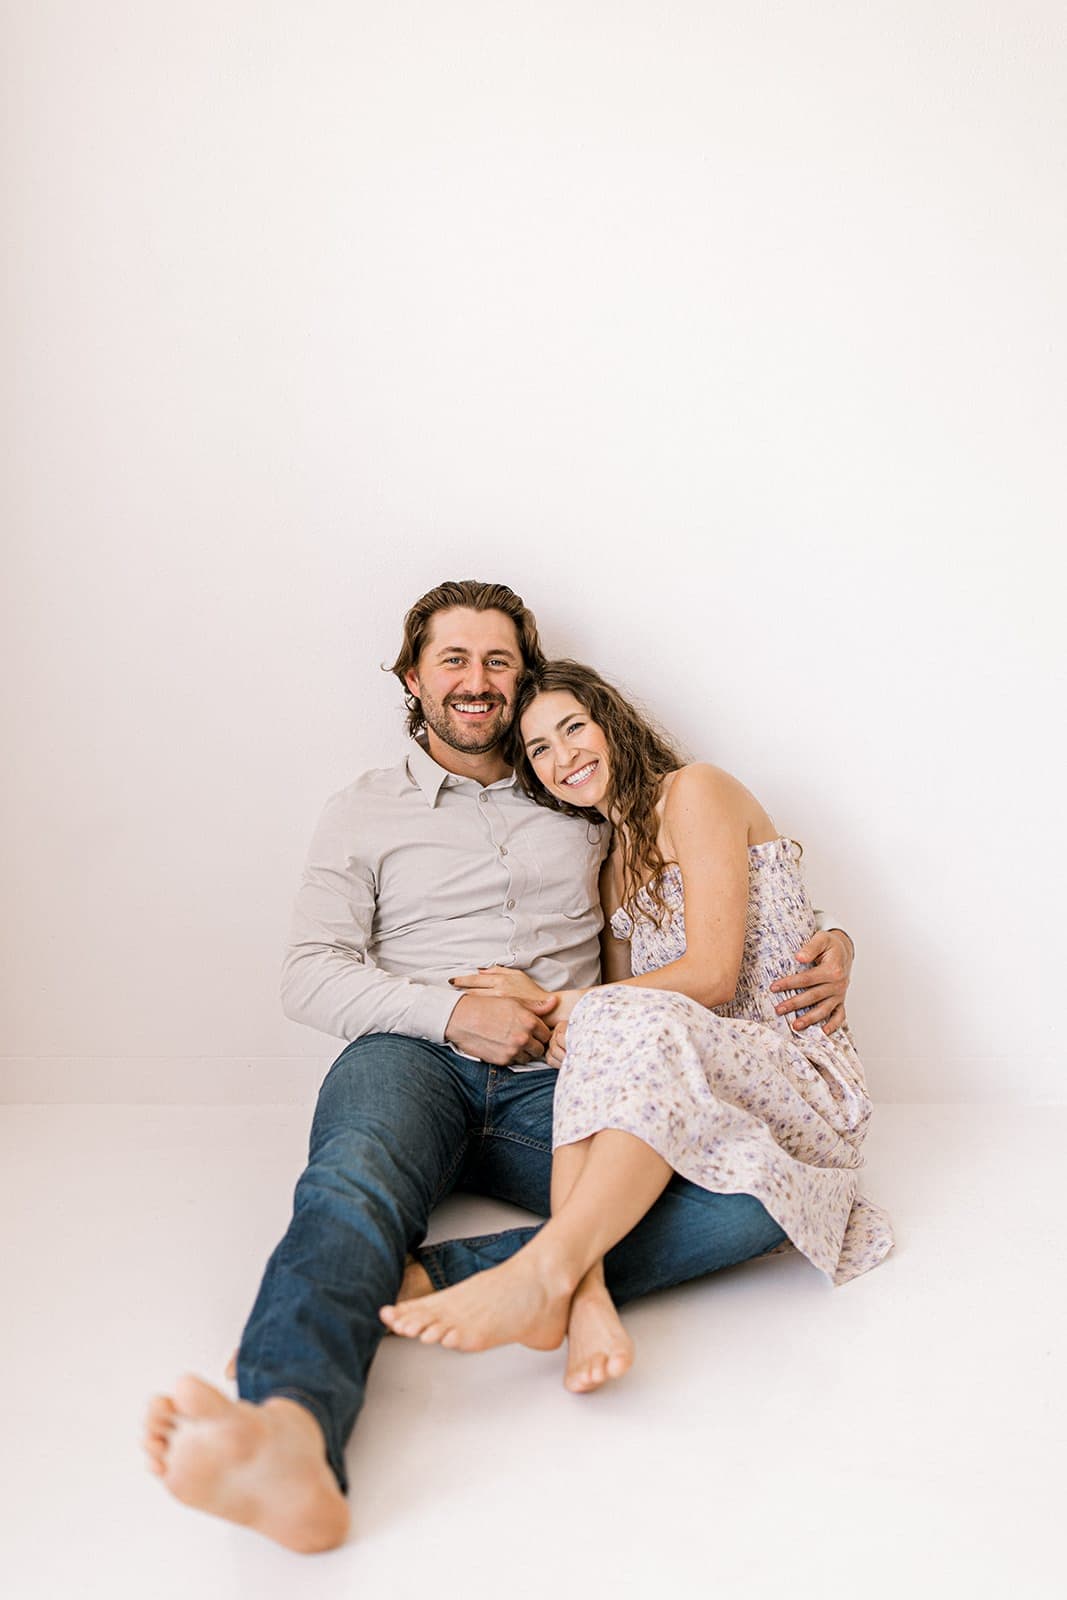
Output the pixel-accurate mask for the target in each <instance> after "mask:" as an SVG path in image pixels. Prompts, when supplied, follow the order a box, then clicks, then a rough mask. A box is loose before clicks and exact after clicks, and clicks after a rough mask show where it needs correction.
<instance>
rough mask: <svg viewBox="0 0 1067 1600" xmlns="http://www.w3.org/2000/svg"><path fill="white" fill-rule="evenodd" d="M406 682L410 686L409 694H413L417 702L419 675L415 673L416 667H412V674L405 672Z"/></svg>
mask: <svg viewBox="0 0 1067 1600" xmlns="http://www.w3.org/2000/svg"><path fill="white" fill-rule="evenodd" d="M404 682H405V683H406V684H407V686H408V694H413V695H414V696H415V699H416V700H417V699H418V698H419V675H418V673H417V672H416V671H415V669H414V667H412V669H411V671H410V672H405V674H404Z"/></svg>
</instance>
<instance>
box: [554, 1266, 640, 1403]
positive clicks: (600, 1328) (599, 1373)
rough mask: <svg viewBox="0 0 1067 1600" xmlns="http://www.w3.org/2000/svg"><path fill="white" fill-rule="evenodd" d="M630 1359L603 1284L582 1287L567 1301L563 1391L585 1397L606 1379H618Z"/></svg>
mask: <svg viewBox="0 0 1067 1600" xmlns="http://www.w3.org/2000/svg"><path fill="white" fill-rule="evenodd" d="M633 1359H634V1342H633V1340H632V1339H631V1338H630V1335H629V1334H628V1333H627V1332H626V1329H625V1328H624V1327H623V1325H622V1323H621V1322H620V1321H619V1313H618V1312H617V1311H616V1309H615V1302H614V1301H613V1300H612V1298H611V1296H610V1294H609V1293H608V1291H607V1289H606V1287H605V1285H604V1280H603V1279H602V1278H601V1279H600V1280H599V1281H598V1282H595V1283H593V1284H592V1285H590V1286H588V1287H587V1285H586V1283H582V1284H580V1285H579V1287H578V1291H577V1293H576V1294H575V1296H574V1299H573V1300H572V1301H571V1314H570V1321H569V1322H568V1324H567V1371H566V1374H565V1376H564V1379H563V1387H564V1388H565V1389H569V1390H570V1392H571V1394H589V1393H591V1392H592V1390H594V1389H599V1388H600V1386H601V1385H602V1384H604V1383H606V1382H607V1380H608V1379H609V1378H621V1377H622V1375H623V1373H624V1372H628V1371H629V1370H630V1367H631V1365H632V1364H633Z"/></svg>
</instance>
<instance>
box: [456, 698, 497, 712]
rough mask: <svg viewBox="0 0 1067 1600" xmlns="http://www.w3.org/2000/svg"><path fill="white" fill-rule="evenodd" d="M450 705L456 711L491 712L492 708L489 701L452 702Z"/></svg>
mask: <svg viewBox="0 0 1067 1600" xmlns="http://www.w3.org/2000/svg"><path fill="white" fill-rule="evenodd" d="M452 704H453V706H454V707H455V709H456V710H457V711H491V710H492V708H493V705H492V701H491V700H453V702H452Z"/></svg>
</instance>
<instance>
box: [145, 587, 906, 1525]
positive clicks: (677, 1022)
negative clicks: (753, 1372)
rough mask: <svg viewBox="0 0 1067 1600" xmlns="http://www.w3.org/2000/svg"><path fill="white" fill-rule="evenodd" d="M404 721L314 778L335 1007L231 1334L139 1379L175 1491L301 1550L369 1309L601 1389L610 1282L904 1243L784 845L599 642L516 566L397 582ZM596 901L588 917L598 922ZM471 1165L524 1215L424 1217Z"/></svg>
mask: <svg viewBox="0 0 1067 1600" xmlns="http://www.w3.org/2000/svg"><path fill="white" fill-rule="evenodd" d="M393 670H394V672H395V673H396V674H397V676H398V677H399V678H400V679H401V681H402V682H403V684H404V686H405V688H406V690H407V693H408V706H409V714H408V720H409V731H410V732H411V734H412V735H413V743H412V745H411V748H410V750H409V752H408V754H407V756H406V757H405V759H404V760H403V761H402V762H401V763H400V765H399V766H397V767H393V768H387V769H381V770H377V771H372V772H370V773H367V774H365V775H364V776H363V777H362V778H360V779H358V780H357V781H356V783H354V784H353V785H351V787H350V788H348V789H346V790H343V791H342V792H341V793H340V794H338V795H336V796H334V798H333V799H332V800H331V801H330V802H329V803H328V805H327V807H326V809H325V812H324V814H323V816H322V819H321V821H320V823H319V827H318V829H317V831H316V834H315V837H314V840H313V842H312V845H311V850H310V853H309V857H308V863H307V867H306V871H305V876H304V882H303V885H302V887H301V890H300V894H299V896H298V899H297V905H296V912H295V917H294V929H293V938H292V942H291V946H290V949H289V952H288V955H287V957H286V963H285V972H284V979H283V995H284V1000H285V1006H286V1011H287V1013H288V1015H289V1016H291V1017H293V1018H295V1019H296V1020H298V1021H301V1022H306V1023H310V1024H311V1025H313V1026H315V1027H318V1028H321V1029H323V1030H324V1031H326V1032H328V1033H331V1034H334V1035H337V1036H340V1037H341V1038H343V1039H347V1040H351V1041H352V1042H351V1043H350V1044H349V1045H348V1047H347V1048H346V1049H345V1050H344V1051H343V1052H342V1054H341V1055H340V1057H339V1058H338V1060H337V1061H336V1062H335V1063H334V1066H333V1067H332V1069H331V1071H330V1073H329V1074H328V1076H327V1078H326V1080H325V1082H324V1083H323V1085H322V1089H321V1090H320V1093H319V1098H318V1104H317V1107H316V1111H315V1117H314V1121H313V1124H312V1131H311V1142H310V1152H309V1159H308V1165H307V1168H306V1170H305V1172H304V1174H303V1176H302V1177H301V1179H300V1182H299V1184H298V1185H297V1190H296V1196H295V1202H294V1212H293V1219H292V1222H291V1223H290V1226H289V1229H288V1231H287V1232H286V1235H285V1237H284V1238H283V1240H282V1241H281V1243H280V1244H279V1245H278V1247H277V1249H276V1250H275V1251H274V1254H273V1255H272V1256H271V1259H270V1261H269V1262H268V1265H267V1268H266V1271H265V1274H264V1277H263V1282H262V1285H261V1287H260V1291H259V1295H258V1297H257V1300H256V1303H255V1305H254V1307H253V1310H252V1314H251V1316H250V1318H249V1321H248V1324H247V1326H246V1328H245V1331H244V1334H243V1336H242V1340H241V1344H240V1349H239V1352H238V1356H237V1362H236V1374H237V1380H238V1389H239V1393H240V1395H241V1399H240V1400H239V1401H232V1400H229V1399H228V1398H226V1396H225V1395H223V1394H222V1393H221V1392H220V1391H218V1390H217V1389H214V1388H213V1387H212V1386H210V1385H208V1384H206V1383H204V1382H202V1381H201V1380H200V1379H197V1378H192V1377H186V1378H182V1379H180V1380H179V1381H178V1383H177V1385H176V1386H175V1391H174V1395H173V1397H171V1396H160V1397H158V1398H157V1399H155V1400H154V1401H153V1402H152V1403H151V1406H150V1409H149V1417H148V1422H147V1436H146V1449H147V1451H148V1456H149V1464H150V1466H151V1467H152V1468H153V1470H155V1471H157V1472H158V1473H159V1474H160V1475H161V1476H162V1477H163V1478H164V1480H165V1481H166V1483H167V1485H168V1487H169V1488H170V1489H171V1490H172V1491H173V1493H174V1494H175V1495H177V1497H178V1498H179V1499H181V1500H183V1501H185V1502H186V1503H188V1504H192V1505H195V1506H199V1507H200V1508H202V1509H204V1510H208V1511H211V1512H214V1513H215V1514H217V1515H219V1516H222V1517H226V1518H228V1519H230V1520H232V1521H235V1522H239V1523H242V1524H245V1525H247V1526H250V1527H253V1528H255V1529H257V1530H258V1531H260V1532H262V1533H264V1534H266V1535H268V1536H269V1537H271V1538H273V1539H276V1540H278V1541H279V1542H280V1543H282V1544H285V1545H287V1546H289V1547H290V1548H293V1549H298V1550H317V1549H326V1548H329V1547H331V1546H333V1545H335V1544H337V1543H339V1542H340V1541H341V1540H342V1539H343V1538H344V1536H345V1532H346V1530H347V1526H348V1513H347V1506H346V1503H345V1500H344V1491H345V1490H346V1488H347V1480H346V1476H345V1463H344V1449H345V1444H346V1441H347V1439H348V1436H349V1434H350V1433H351V1430H352V1427H353V1425H354V1422H355V1419H356V1415H357V1412H358V1410H359V1408H360V1405H361V1404H362V1400H363V1393H364V1385H365V1381H366V1375H367V1371H368V1368H369V1365H370V1362H371V1358H372V1356H373V1354H374V1351H375V1349H376V1348H377V1344H378V1341H379V1340H380V1338H381V1337H382V1335H383V1334H384V1332H385V1331H386V1328H388V1329H391V1330H392V1331H393V1332H394V1333H397V1334H401V1335H404V1336H406V1337H409V1338H415V1339H419V1340H421V1341H422V1342H423V1343H440V1344H442V1345H444V1346H447V1347H449V1348H453V1349H458V1350H485V1349H488V1348H490V1347H492V1346H494V1345H498V1344H501V1343H505V1342H509V1341H517V1342H520V1343H523V1344H527V1345H531V1346H533V1347H535V1348H537V1349H554V1348H556V1347H557V1346H558V1345H560V1344H561V1343H562V1342H563V1340H564V1338H566V1340H567V1345H568V1356H567V1367H566V1374H565V1382H566V1385H567V1387H568V1388H569V1389H571V1390H573V1391H574V1392H577V1393H584V1392H588V1391H590V1390H593V1389H596V1388H598V1387H599V1386H600V1385H602V1384H603V1383H605V1382H606V1381H608V1380H609V1379H617V1378H619V1377H621V1376H622V1375H623V1374H624V1373H625V1372H626V1370H627V1369H628V1367H629V1366H630V1363H631V1361H632V1359H633V1347H632V1344H631V1341H630V1339H629V1336H628V1335H627V1333H626V1331H625V1329H624V1327H623V1325H622V1322H621V1321H620V1319H619V1316H618V1313H617V1310H616V1306H617V1305H618V1304H620V1303H622V1302H624V1301H625V1300H627V1299H631V1298H633V1297H635V1296H637V1295H641V1294H646V1293H648V1292H650V1291H652V1290H655V1289H658V1288H664V1287H667V1286H669V1285H671V1284H676V1283H680V1282H682V1281H684V1280H686V1279H688V1278H692V1277H696V1276H699V1275H702V1274H705V1273H709V1272H714V1271H715V1270H717V1269H719V1268H721V1267H724V1266H728V1265H731V1264H734V1263H736V1262H740V1261H744V1260H748V1259H750V1258H752V1257H754V1256H759V1255H763V1254H765V1253H766V1252H767V1251H768V1250H771V1249H774V1248H775V1247H776V1246H779V1245H782V1244H784V1243H786V1242H789V1243H791V1244H792V1245H793V1246H795V1247H796V1249H798V1250H799V1251H801V1252H802V1253H803V1254H804V1255H805V1256H806V1257H807V1258H808V1259H809V1260H810V1261H811V1262H813V1263H814V1265H815V1266H817V1267H819V1268H820V1269H821V1270H822V1271H823V1272H825V1273H826V1274H827V1275H828V1276H829V1277H830V1278H831V1279H832V1280H833V1281H834V1282H837V1283H842V1282H846V1281H847V1280H848V1279H850V1278H852V1277H854V1276H856V1275H857V1274H858V1273H861V1272H864V1271H866V1270H867V1269H868V1268H870V1267H872V1266H874V1265H876V1264H877V1262H878V1261H880V1260H881V1259H882V1257H883V1256H884V1255H885V1254H886V1252H887V1251H888V1250H889V1249H890V1248H891V1245H892V1235H891V1232H890V1228H889V1223H888V1220H887V1218H886V1217H885V1215H884V1213H882V1212H881V1211H880V1210H879V1209H878V1208H877V1207H875V1206H873V1205H871V1204H870V1203H869V1202H867V1201H865V1200H863V1199H862V1198H861V1197H860V1196H859V1195H858V1193H857V1170H858V1168H859V1167H860V1166H861V1164H862V1158H861V1155H860V1145H861V1143H862V1139H863V1135H864V1132H865V1130H866V1126H867V1121H868V1118H869V1116H870V1109H871V1107H870V1101H869V1099H868V1097H867V1093H866V1089H865V1086H864V1079H863V1072H862V1068H861V1066H860V1063H859V1060H858V1057H857V1055H856V1052H855V1048H854V1046H853V1043H852V1040H851V1037H850V1035H849V1032H848V1028H847V1026H845V1025H844V1006H843V1001H844V995H845V991H846V988H847V983H848V972H849V969H850V967H851V959H852V952H851V943H850V941H849V940H848V937H847V935H846V934H844V933H843V932H841V931H840V930H838V929H831V930H830V931H823V932H819V931H817V930H816V925H815V920H814V917H813V914H812V911H811V907H810V903H809V900H808V897H807V893H806V890H805V887H804V883H803V880H802V877H801V874H800V869H799V864H798V859H797V858H798V850H797V847H796V846H795V845H794V844H793V843H792V841H790V840H788V839H786V838H783V837H781V836H780V835H779V834H778V832H777V830H776V828H775V827H774V824H773V823H772V821H771V819H770V817H769V816H768V815H767V813H766V812H765V811H764V810H763V808H762V806H761V805H760V804H759V802H758V801H757V800H756V799H755V798H754V797H753V796H752V795H751V794H749V793H748V791H747V790H746V789H745V788H744V787H743V786H742V785H741V784H740V783H738V782H737V780H736V779H734V778H731V777H729V776H728V775H727V774H726V773H725V772H722V771H720V770H719V769H717V768H714V767H710V766H706V765H703V764H701V763H694V764H687V763H685V762H684V761H683V760H682V758H681V757H680V755H679V754H678V752H677V751H676V750H675V749H674V748H673V747H672V745H671V744H670V743H669V742H668V741H667V740H666V739H665V738H664V737H663V736H662V735H661V734H660V733H659V732H658V731H657V730H656V729H655V728H653V727H652V726H651V725H650V724H649V722H648V721H647V719H646V718H644V717H643V716H642V715H641V714H640V713H639V712H638V711H637V710H635V709H634V707H633V706H631V705H630V704H628V703H627V701H626V700H625V699H624V698H623V697H622V696H621V695H620V694H619V693H618V691H617V690H615V689H614V688H612V687H611V686H610V685H609V684H608V683H606V682H605V681H604V679H602V678H601V677H600V676H599V674H597V673H596V672H594V671H593V670H591V669H590V668H588V667H583V666H580V665H578V664H577V663H575V662H571V661H557V662H546V661H545V659H544V657H543V654H542V652H541V648H540V643H539V640H538V636H537V628H536V623H535V621H534V618H533V615H532V613H531V612H530V611H529V610H528V609H527V608H526V607H525V605H524V604H523V602H522V600H521V599H520V598H519V597H518V596H517V595H515V594H514V593H513V592H512V591H511V590H510V589H508V588H506V587H505V586H504V585H502V584H485V583H476V582H472V581H467V582H459V583H445V584H442V585H440V586H439V587H438V588H436V589H434V590H431V591H430V593H429V594H427V595H424V596H423V597H422V599H421V600H419V601H417V602H416V604H415V605H414V606H413V607H412V609H411V610H410V611H409V613H408V615H407V617H406V619H405V627H404V642H403V647H402V649H401V652H400V655H399V657H398V659H397V661H396V663H395V665H394V668H393ZM602 925H603V935H602V937H601V938H599V939H598V934H599V931H600V929H601V926H602ZM459 1186H462V1187H464V1188H467V1189H473V1190H475V1191H477V1192H479V1193H482V1194H488V1195H494V1196H497V1197H500V1198H502V1199H505V1200H509V1201H512V1202H514V1203H516V1204H518V1205H521V1206H525V1207H526V1208H527V1209H529V1210H531V1211H533V1212H536V1213H538V1214H540V1215H542V1216H543V1215H546V1214H547V1213H550V1217H549V1220H548V1221H547V1222H546V1223H544V1224H543V1225H541V1226H539V1227H527V1228H514V1229H510V1230H508V1231H507V1232H504V1233H500V1234H496V1235H492V1236H488V1237H480V1238H477V1239H467V1240H463V1239H458V1240H449V1241H447V1242H445V1243H442V1244H438V1245H434V1246H431V1247H427V1246H421V1248H420V1245H421V1241H422V1240H423V1239H424V1237H425V1232H426V1227H427V1222H428V1219H429V1216H430V1213H431V1211H432V1209H433V1207H434V1206H435V1205H436V1204H437V1203H438V1201H440V1200H441V1199H442V1198H443V1197H444V1196H445V1195H446V1194H448V1193H449V1192H450V1191H451V1190H453V1189H455V1188H457V1187H459Z"/></svg>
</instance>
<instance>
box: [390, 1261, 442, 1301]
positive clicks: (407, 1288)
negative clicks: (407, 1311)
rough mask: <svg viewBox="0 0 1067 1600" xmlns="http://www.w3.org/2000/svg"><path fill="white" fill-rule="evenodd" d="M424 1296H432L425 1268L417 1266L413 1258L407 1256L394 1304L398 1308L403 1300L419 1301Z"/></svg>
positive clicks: (430, 1283) (431, 1286) (430, 1284)
mask: <svg viewBox="0 0 1067 1600" xmlns="http://www.w3.org/2000/svg"><path fill="white" fill-rule="evenodd" d="M424 1294H433V1284H432V1282H431V1281H430V1274H429V1273H428V1272H427V1271H426V1268H425V1267H420V1266H419V1263H418V1262H417V1261H416V1260H415V1257H414V1256H408V1258H407V1260H406V1261H405V1263H404V1278H403V1281H402V1283H401V1285H400V1288H399V1289H398V1290H397V1295H396V1303H397V1305H398V1306H399V1305H402V1304H403V1303H404V1301H405V1300H421V1299H422V1297H423V1295H424Z"/></svg>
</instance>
